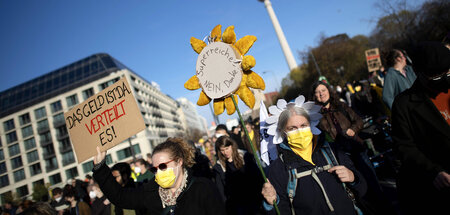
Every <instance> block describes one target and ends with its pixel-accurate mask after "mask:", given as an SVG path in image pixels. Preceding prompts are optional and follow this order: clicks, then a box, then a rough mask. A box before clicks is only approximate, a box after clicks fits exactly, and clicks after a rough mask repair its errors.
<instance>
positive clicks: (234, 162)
mask: <svg viewBox="0 0 450 215" xmlns="http://www.w3.org/2000/svg"><path fill="white" fill-rule="evenodd" d="M216 151H217V155H218V157H219V159H218V160H217V163H216V164H215V165H214V167H213V171H214V175H215V183H216V186H217V188H218V189H219V192H220V194H221V196H222V200H223V201H224V202H225V205H226V209H227V213H228V214H258V212H259V210H260V208H261V207H260V206H261V202H262V201H261V200H262V196H261V194H260V190H261V186H262V184H263V182H264V181H263V180H262V176H261V173H260V172H259V170H258V167H257V166H256V163H255V161H254V158H253V155H251V154H250V153H246V152H242V153H240V152H239V151H238V146H237V144H236V142H235V141H234V140H233V139H232V138H230V137H228V136H222V137H219V139H217V141H216Z"/></svg>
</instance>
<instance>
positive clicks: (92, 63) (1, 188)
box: [0, 54, 183, 199]
mask: <svg viewBox="0 0 450 215" xmlns="http://www.w3.org/2000/svg"><path fill="white" fill-rule="evenodd" d="M122 77H126V78H127V80H128V82H129V83H130V86H131V88H132V89H133V94H134V95H135V97H136V100H137V102H138V106H139V108H140V110H141V113H142V116H143V118H144V122H145V124H146V129H145V130H144V131H141V132H139V133H137V134H136V135H134V136H133V137H131V138H129V139H128V140H126V141H124V142H123V143H121V144H119V145H117V146H115V147H114V148H112V149H110V150H108V154H107V163H108V164H113V163H116V162H124V161H128V162H129V161H131V160H132V159H133V157H145V156H146V154H147V153H149V152H151V151H152V149H153V147H154V146H155V145H156V144H158V143H160V142H162V141H164V140H165V139H166V138H167V137H169V136H180V135H181V134H182V133H183V130H182V129H183V128H182V124H181V121H180V120H179V118H180V117H179V116H178V114H177V112H178V109H179V105H178V103H177V102H176V101H175V100H174V99H172V98H171V97H170V96H168V95H166V94H164V93H162V92H161V91H160V90H159V89H158V88H157V87H155V86H156V85H155V84H151V83H150V82H148V81H146V80H145V79H144V78H142V77H140V76H139V75H138V74H136V73H134V72H133V71H131V70H130V69H128V68H127V67H126V66H124V65H123V64H121V63H120V62H119V61H117V60H116V59H114V58H112V57H111V56H109V55H108V54H94V55H92V56H89V57H87V58H84V59H82V60H79V61H77V62H74V63H72V64H70V65H67V66H64V67H62V68H60V69H57V70H55V71H52V72H50V73H47V74H45V75H42V76H40V77H37V78H34V79H32V80H30V81H27V82H25V83H23V84H20V85H17V86H15V87H12V88H10V89H7V90H5V91H3V92H1V93H0V137H1V138H0V195H1V196H2V199H3V197H4V196H5V194H7V193H17V196H18V197H25V196H29V195H31V193H32V188H33V186H34V185H35V184H37V183H41V184H46V183H50V184H51V186H53V187H55V186H57V187H63V186H64V185H65V184H66V182H67V181H68V179H71V178H80V179H84V176H85V175H86V174H91V169H92V167H93V163H92V159H90V160H87V161H84V162H83V163H81V164H78V162H77V160H76V156H75V152H74V150H73V147H72V144H71V141H70V138H69V135H68V131H67V129H66V126H65V119H64V112H66V111H68V110H69V109H71V108H72V107H74V106H75V105H77V104H79V103H81V102H83V101H84V100H85V99H87V98H89V97H90V96H92V95H94V94H96V93H98V92H100V91H101V90H103V89H104V88H106V87H108V86H109V85H111V84H113V83H114V82H115V81H117V80H119V79H120V78H122Z"/></svg>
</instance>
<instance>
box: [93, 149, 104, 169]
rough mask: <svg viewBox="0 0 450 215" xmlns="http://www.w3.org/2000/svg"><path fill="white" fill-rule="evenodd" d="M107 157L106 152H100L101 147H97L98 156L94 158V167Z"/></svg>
mask: <svg viewBox="0 0 450 215" xmlns="http://www.w3.org/2000/svg"><path fill="white" fill-rule="evenodd" d="M105 157H106V151H104V152H102V151H100V147H99V146H97V155H96V156H94V165H95V164H98V163H100V162H102V160H104V159H105Z"/></svg>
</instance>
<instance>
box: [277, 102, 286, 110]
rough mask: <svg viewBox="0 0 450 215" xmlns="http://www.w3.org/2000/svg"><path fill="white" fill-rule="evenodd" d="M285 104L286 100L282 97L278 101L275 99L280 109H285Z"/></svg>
mask: <svg viewBox="0 0 450 215" xmlns="http://www.w3.org/2000/svg"><path fill="white" fill-rule="evenodd" d="M286 104H287V102H286V100H284V99H278V101H277V107H278V109H280V110H284V109H286Z"/></svg>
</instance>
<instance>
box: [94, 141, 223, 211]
mask: <svg viewBox="0 0 450 215" xmlns="http://www.w3.org/2000/svg"><path fill="white" fill-rule="evenodd" d="M97 152H98V154H97V156H95V157H94V170H93V172H94V178H95V180H96V181H98V184H99V185H100V188H101V189H102V191H103V192H104V194H105V195H106V196H107V198H108V199H109V200H110V201H111V202H112V203H113V204H114V205H117V206H119V207H121V208H126V209H138V210H140V209H147V211H148V212H149V213H150V214H170V215H174V214H205V215H206V214H226V212H225V207H224V205H223V203H222V201H221V200H220V196H219V193H218V191H217V188H216V187H215V186H214V184H213V183H212V182H211V181H210V180H208V179H205V178H197V177H193V176H192V171H191V170H190V168H191V167H192V165H194V163H195V162H194V149H193V148H192V147H191V146H189V145H188V143H186V142H184V141H183V140H182V139H180V138H168V139H167V140H166V141H165V142H163V143H161V144H159V145H157V146H156V147H155V149H154V150H153V153H152V154H153V155H152V161H153V167H152V168H151V169H150V171H152V172H153V173H155V179H154V180H151V181H149V182H148V183H146V184H144V185H143V186H142V187H139V188H130V189H126V188H122V187H121V186H120V185H119V184H118V183H117V182H116V181H115V180H114V177H113V176H112V174H111V171H110V170H109V167H108V166H107V165H106V164H105V156H106V152H101V151H100V149H99V148H98V147H97Z"/></svg>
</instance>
